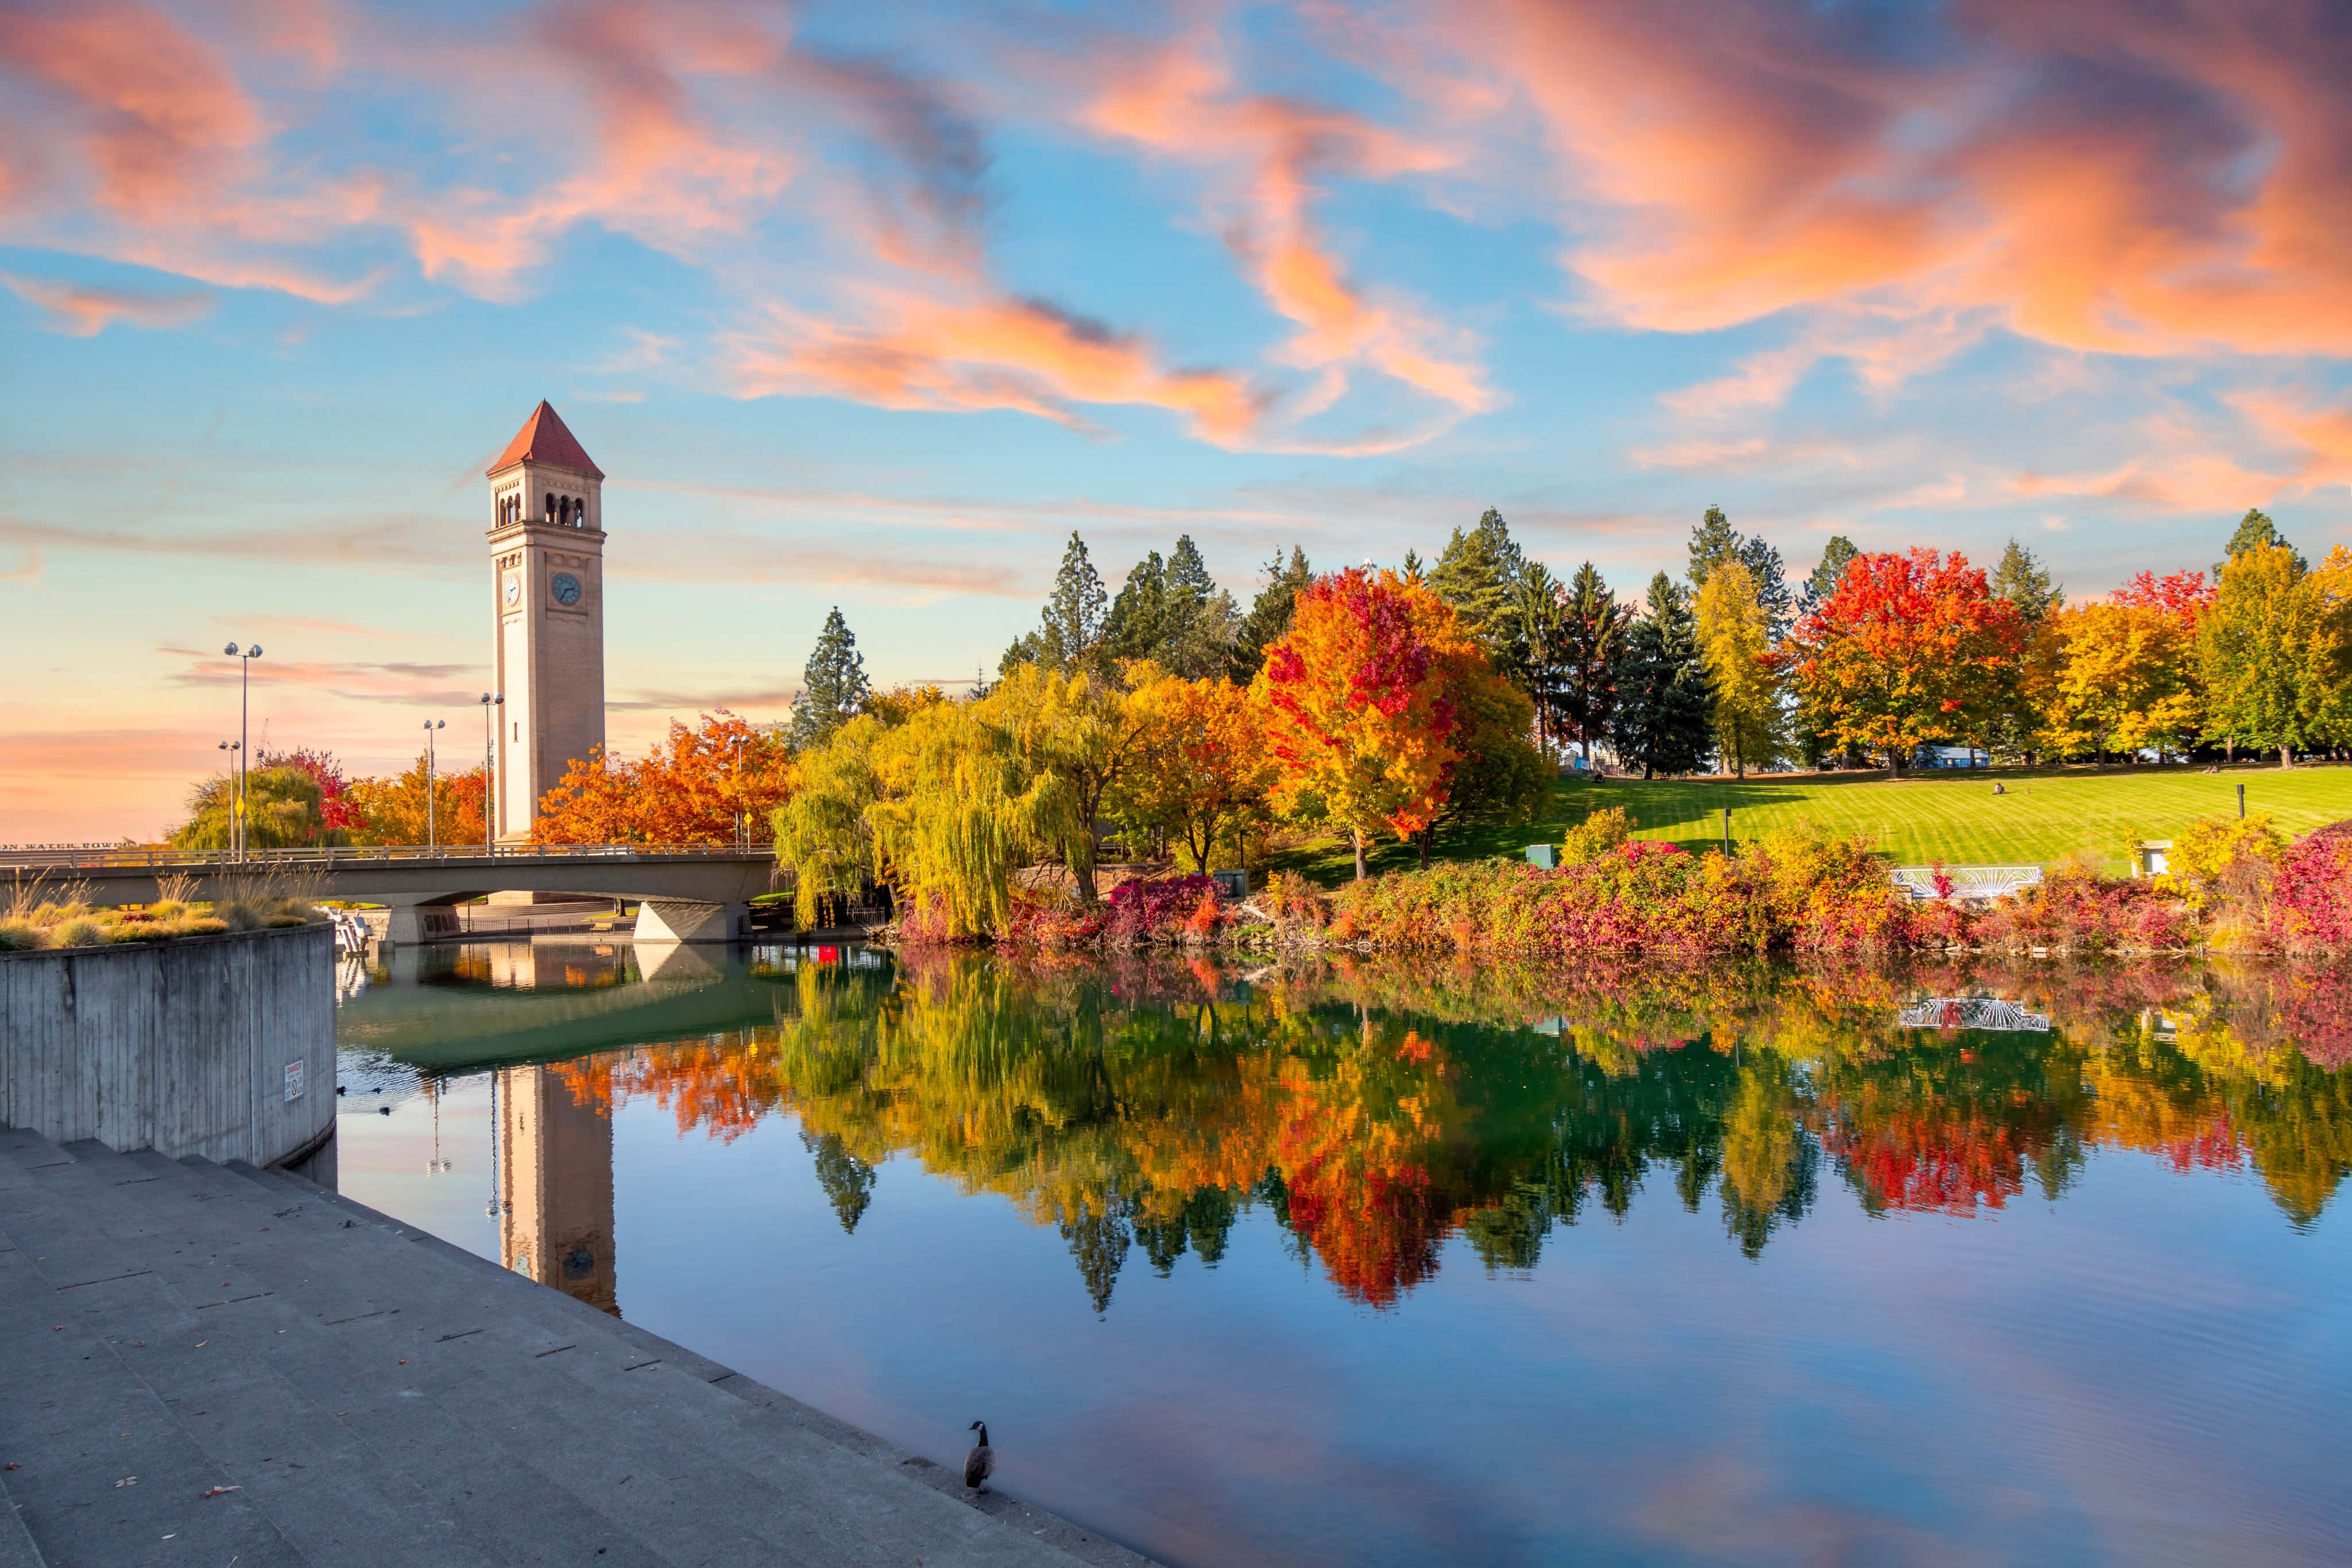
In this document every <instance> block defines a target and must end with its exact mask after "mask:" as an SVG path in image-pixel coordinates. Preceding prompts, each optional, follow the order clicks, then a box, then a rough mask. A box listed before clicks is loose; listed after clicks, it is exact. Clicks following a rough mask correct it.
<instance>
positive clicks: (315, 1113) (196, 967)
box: [0, 924, 335, 1166]
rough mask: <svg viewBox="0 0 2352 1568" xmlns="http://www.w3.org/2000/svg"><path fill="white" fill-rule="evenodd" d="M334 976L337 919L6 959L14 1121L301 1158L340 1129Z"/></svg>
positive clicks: (3, 1090) (6, 1045) (1, 959)
mask: <svg viewBox="0 0 2352 1568" xmlns="http://www.w3.org/2000/svg"><path fill="white" fill-rule="evenodd" d="M334 974H335V937H334V931H333V928H332V927H331V926H328V925H323V924H322V925H305V926H301V927H299V928H288V929H286V930H282V931H246V932H229V933H226V934H224V935H221V936H184V937H181V938H179V939H177V940H175V941H171V942H157V943H142V944H138V945H136V946H115V947H85V948H69V949H67V950H65V951H62V952H46V951H43V952H32V953H0V1124H6V1125H11V1126H17V1127H25V1128H29V1129H31V1130H32V1131H34V1132H37V1133H38V1134H41V1135H42V1136H43V1137H46V1138H50V1139H54V1140H56V1141H58V1142H59V1143H65V1142H68V1141H70V1140H73V1139H76V1138H96V1139H97V1140H98V1141H99V1142H100V1143H102V1144H104V1145H107V1146H108V1147H109V1148H112V1149H120V1150H125V1151H128V1150H131V1149H149V1148H152V1149H156V1150H159V1151H161V1152H162V1153H163V1154H165V1155H169V1156H171V1157H172V1158H173V1159H177V1158H179V1157H180V1156H182V1155H204V1156H205V1158H207V1159H211V1160H232V1159H236V1160H250V1161H252V1162H253V1163H254V1164H256V1165H261V1166H267V1165H273V1164H275V1163H277V1162H278V1161H279V1160H283V1159H285V1158H287V1157H289V1155H295V1154H298V1153H299V1152H301V1151H302V1150H303V1149H305V1148H307V1147H308V1146H309V1145H312V1144H314V1143H316V1142H317V1141H318V1140H319V1139H320V1137H322V1136H323V1135H325V1134H327V1133H328V1132H330V1131H331V1129H332V1128H333V1126H334V1121H335V984H334ZM289 1091H291V1092H293V1094H294V1097H293V1098H291V1099H289V1098H288V1094H289Z"/></svg>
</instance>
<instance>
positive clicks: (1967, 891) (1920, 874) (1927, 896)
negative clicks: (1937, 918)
mask: <svg viewBox="0 0 2352 1568" xmlns="http://www.w3.org/2000/svg"><path fill="white" fill-rule="evenodd" d="M1892 874H1893V876H1894V879H1895V886H1896V887H1899V888H1901V889H1902V890H1903V891H1904V892H1905V893H1906V894H1908V895H1909V896H1911V897H1912V898H1913V899H1924V900H1933V899H1937V898H1942V897H1945V896H1947V895H1946V894H1940V893H1938V892H1937V891H1936V876H1937V868H1936V867H1934V866H1931V865H1899V866H1896V867H1895V870H1894V872H1893V873H1892ZM1942 874H1943V877H1944V880H1945V881H1947V882H1948V883H1951V889H1952V891H1951V893H1950V894H1949V895H1948V896H1950V897H1953V898H2000V897H2002V896H2004V895H2006V894H2012V893H2015V892H2017V891H2018V890H2019V889H2020V888H2026V887H2032V886H2034V885H2035V884H2037V883H2040V882H2041V880H2042V868H2041V867H2040V866H2038V865H1948V866H1945V867H1944V868H1943V871H1942Z"/></svg>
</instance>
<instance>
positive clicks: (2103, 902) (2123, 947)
mask: <svg viewBox="0 0 2352 1568" xmlns="http://www.w3.org/2000/svg"><path fill="white" fill-rule="evenodd" d="M1976 935H1977V940H1978V942H1979V944H1980V945H1982V946H1987V947H1991V948H1995V949H1998V950H2005V951H2009V952H2012V953H2014V952H2028V951H2032V950H2033V949H2035V948H2046V949H2048V950H2050V951H2052V952H2058V953H2113V952H2162V951H2168V950H2170V949H2175V948H2182V947H2188V946H2193V945H2194V944H2195V942H2196V940H2197V932H2196V929H2195V926H2194V925H2193V923H2192V921H2191V919H2190V916H2189V906H2188V904H2185V903H2184V902H2182V901H2181V900H2180V899H2179V898H2178V897H2176V896H2174V895H2172V894H2168V893H2162V892H2159V891H2158V889H2157V888H2156V886H2155V884H2154V883H2147V882H2139V881H2136V880H2126V879H2119V878H2115V877H2105V876H2101V875H2099V874H2098V873H2096V872H2094V871H2091V870H2089V869H2087V868H2085V867H2082V866H2063V865H2062V866H2060V867H2059V868H2057V869H2056V870H2055V871H2053V872H2052V873H2050V874H2049V875H2048V876H2047V877H2045V878H2044V879H2043V880H2042V883H2040V884H2039V885H2038V886H2034V887H2029V888H2026V889H2024V890H2023V891H2021V892H2020V893H2016V894H2011V896H2009V897H2007V898H2004V899H2002V900H2001V901H2000V903H1999V904H1996V905H1994V906H1993V908H1992V909H1991V911H1990V913H1988V914H1986V915H1984V916H1983V917H1982V918H1981V919H1980V920H1979V921H1978V922H1977V928H1976Z"/></svg>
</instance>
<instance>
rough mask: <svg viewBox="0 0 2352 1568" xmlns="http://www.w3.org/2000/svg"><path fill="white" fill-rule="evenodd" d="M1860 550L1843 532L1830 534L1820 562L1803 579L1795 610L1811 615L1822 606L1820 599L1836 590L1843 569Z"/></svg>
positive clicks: (1843, 577) (1849, 564) (1841, 577)
mask: <svg viewBox="0 0 2352 1568" xmlns="http://www.w3.org/2000/svg"><path fill="white" fill-rule="evenodd" d="M1861 553H1862V551H1860V550H1859V549H1855V548H1854V543H1853V540H1852V539H1850V538H1846V537H1845V536H1844V535H1843V534H1832V535H1831V536H1830V542H1829V543H1828V544H1826V545H1824V546H1823V547H1822V563H1821V565H1819V566H1817V567H1815V568H1813V575H1812V576H1811V577H1809V578H1807V579H1805V590H1804V592H1803V593H1802V594H1801V595H1799V597H1798V601H1797V612H1798V613H1799V614H1801V615H1811V613H1812V612H1814V611H1816V610H1819V609H1820V608H1821V607H1822V601H1824V600H1826V599H1827V598H1829V596H1830V595H1831V594H1832V593H1835V592H1836V591H1837V585H1838V584H1839V583H1841V582H1843V581H1844V580H1845V569H1846V568H1847V567H1848V566H1851V565H1852V564H1853V558H1854V557H1856V556H1858V555H1860V554H1861Z"/></svg>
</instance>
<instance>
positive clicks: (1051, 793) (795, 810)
mask: <svg viewBox="0 0 2352 1568" xmlns="http://www.w3.org/2000/svg"><path fill="white" fill-rule="evenodd" d="M800 776H801V788H800V790H799V792H798V793H797V794H795V795H794V796H793V799H792V800H791V801H790V802H788V803H787V804H785V805H784V806H782V807H780V808H779V809H778V810H777V811H776V814H775V829H776V854H777V858H778V859H779V860H782V862H785V863H786V864H788V865H790V866H791V867H792V868H793V872H794V873H795V875H796V877H797V880H798V893H797V898H796V902H797V904H798V906H799V910H800V917H801V919H802V920H803V921H809V920H813V919H814V918H815V915H816V904H817V900H818V899H819V898H820V897H822V896H823V895H824V894H845V893H850V892H854V891H856V888H857V887H858V885H859V884H860V883H861V882H862V881H863V880H864V879H865V878H866V877H872V878H874V879H875V880H877V881H879V882H882V883H887V884H888V885H889V886H890V887H891V888H892V889H893V890H894V891H895V892H896V893H897V894H898V899H899V901H900V903H901V904H902V905H903V906H905V907H906V908H907V910H908V913H909V914H911V915H914V916H915V917H916V918H918V919H919V920H920V921H921V922H922V923H923V925H925V926H926V927H927V928H929V930H930V931H931V932H932V933H933V934H934V935H937V936H944V937H947V938H950V939H960V938H963V937H968V936H985V935H988V934H991V933H993V932H996V931H1000V930H1002V929H1003V927H1004V925H1006V923H1007V922H1008V921H1009V920H1010V919H1011V917H1012V913H1013V900H1012V878H1013V871H1014V870H1015V869H1016V868H1018V867H1020V866H1023V865H1026V864H1028V863H1029V862H1032V861H1033V860H1034V859H1036V858H1037V857H1038V855H1039V853H1040V852H1042V851H1044V850H1045V849H1046V848H1048V847H1052V848H1055V849H1058V848H1060V847H1061V845H1062V842H1063V841H1064V834H1063V833H1062V832H1061V831H1059V830H1061V829H1062V828H1063V827H1064V825H1065V824H1066V822H1067V821H1068V820H1069V817H1070V814H1071V804H1070V800H1069V788H1068V784H1067V781H1066V779H1065V777H1064V776H1063V775H1062V774H1060V773H1058V772H1056V771H1055V770H1054V769H1051V768H1038V767H1036V766H1034V764H1033V763H1032V762H1031V760H1030V759H1029V758H1028V757H1027V756H1025V755H1024V748H1023V747H1022V746H1021V744H1020V743H1019V742H1018V740H1017V739H1016V738H1015V737H1014V735H1013V732H1012V731H1011V730H1010V729H1009V728H1008V727H1006V726H1005V725H1003V723H1001V722H999V716H998V712H997V710H996V709H995V708H994V707H992V704H991V702H990V700H989V699H987V698H982V699H981V700H979V701H976V702H948V701H944V700H942V701H935V702H929V703H925V704H922V705H920V706H916V707H914V708H913V709H911V710H910V711H908V712H906V713H905V714H904V716H902V717H900V719H899V722H898V723H895V724H893V723H889V722H887V716H884V715H879V714H866V715H862V716H859V717H857V718H856V719H853V720H851V721H850V722H849V723H848V724H845V725H844V726H843V727H841V728H840V729H839V730H837V731H836V732H835V734H834V735H833V736H832V737H830V738H828V739H827V740H826V741H825V742H824V744H823V745H821V746H818V747H814V748H813V749H812V750H810V751H808V752H806V753H804V754H803V756H802V757H801V758H800Z"/></svg>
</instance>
